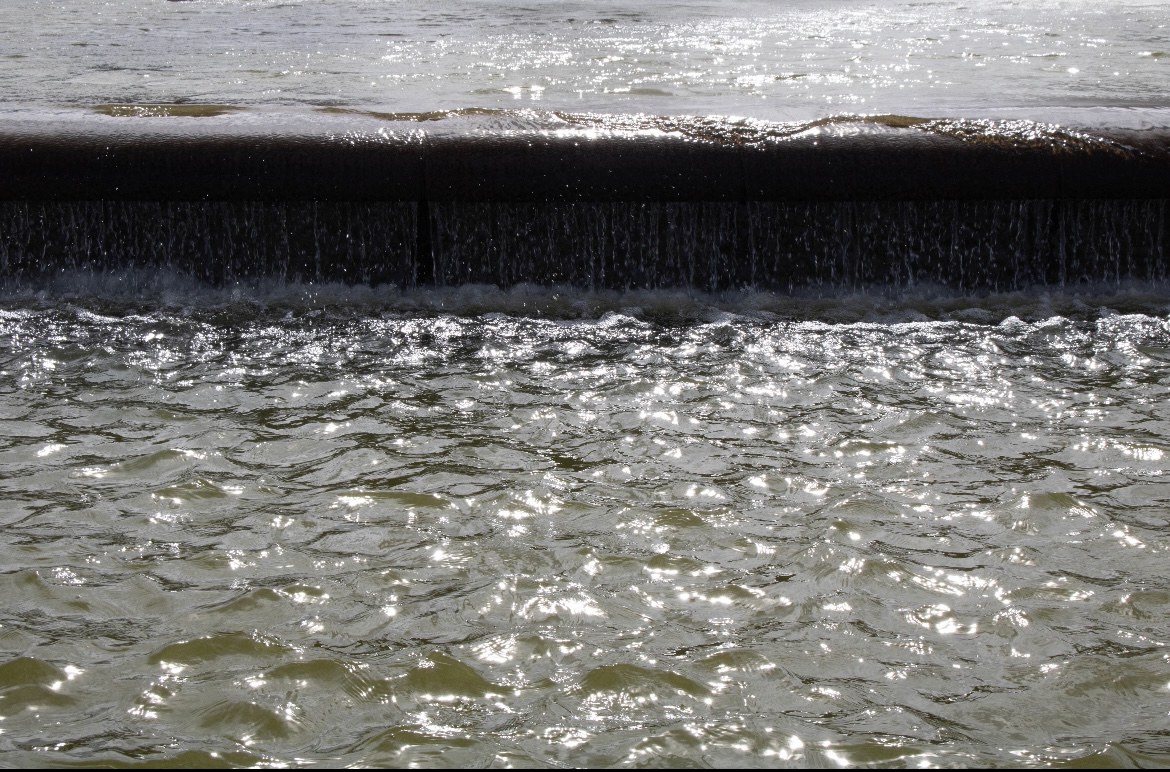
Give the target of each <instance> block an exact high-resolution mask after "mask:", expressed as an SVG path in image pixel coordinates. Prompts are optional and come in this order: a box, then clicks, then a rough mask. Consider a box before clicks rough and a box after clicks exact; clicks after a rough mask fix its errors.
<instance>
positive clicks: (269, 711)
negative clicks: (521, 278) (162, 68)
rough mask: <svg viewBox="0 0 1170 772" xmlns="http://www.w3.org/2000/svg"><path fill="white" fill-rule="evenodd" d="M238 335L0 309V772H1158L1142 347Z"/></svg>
mask: <svg viewBox="0 0 1170 772" xmlns="http://www.w3.org/2000/svg"><path fill="white" fill-rule="evenodd" d="M108 310H109V309H108ZM273 313H274V312H272V311H271V310H265V309H260V310H257V308H256V307H237V308H234V309H230V310H225V309H223V308H218V309H204V310H200V309H199V308H197V307H196V308H187V309H186V310H184V311H182V312H172V311H165V310H164V311H157V310H156V311H141V310H139V312H138V313H125V309H123V311H121V312H119V313H116V314H114V313H111V314H109V315H99V314H95V313H92V312H89V311H82V310H78V309H76V308H71V307H68V306H65V305H63V304H62V305H53V304H50V305H48V306H36V305H31V306H29V307H26V308H24V309H18V310H11V311H4V312H2V313H0V325H2V333H3V337H2V340H3V348H2V359H0V370H2V371H3V373H4V375H3V378H4V380H3V382H2V383H3V384H5V385H3V395H2V396H0V411H2V412H0V421H2V424H0V425H2V426H3V428H4V430H5V431H4V435H3V439H0V464H3V470H4V474H3V475H2V479H0V486H3V490H4V492H5V496H4V504H3V506H2V507H0V519H2V521H3V522H4V524H5V526H6V533H7V534H8V538H7V539H6V540H5V542H4V544H3V546H2V549H3V555H4V565H5V566H6V567H7V568H6V571H5V572H4V573H3V574H0V593H3V596H4V597H5V599H6V602H5V604H4V611H3V614H2V615H0V649H2V650H3V652H4V654H3V657H2V661H0V715H3V716H4V719H5V720H4V733H3V734H0V743H2V744H3V747H4V748H5V750H6V751H7V752H9V753H10V754H14V755H13V756H12V758H13V759H14V760H17V761H20V762H23V763H38V764H43V763H63V762H70V761H81V760H85V761H102V762H108V763H119V764H121V763H138V762H145V763H158V762H161V761H162V760H164V759H168V760H170V761H172V762H174V763H179V764H209V763H213V762H215V763H228V764H240V765H256V764H299V763H330V764H335V763H346V764H353V763H357V764H385V765H398V766H404V765H409V764H419V765H439V764H441V765H444V766H446V765H451V764H455V763H459V764H466V765H476V764H478V765H483V764H522V763H523V764H541V765H548V764H572V765H624V764H703V763H709V764H723V765H725V764H728V763H739V764H743V765H775V764H789V765H799V766H817V765H821V766H826V765H891V764H897V765H904V764H913V765H941V764H947V765H956V764H964V765H966V764H981V765H982V764H1019V763H1029V764H1048V763H1058V762H1059V763H1064V762H1070V761H1077V762H1080V763H1118V764H1120V763H1164V762H1165V761H1166V759H1165V757H1164V756H1163V755H1161V754H1163V752H1164V751H1163V749H1162V745H1160V743H1161V739H1160V735H1159V734H1158V731H1159V730H1157V727H1158V726H1160V724H1159V721H1160V718H1159V717H1161V716H1164V703H1165V690H1166V688H1167V680H1168V678H1167V676H1166V662H1167V656H1168V655H1167V654H1166V652H1165V647H1166V641H1167V640H1170V630H1168V629H1167V627H1166V624H1165V622H1164V620H1165V619H1166V611H1167V608H1170V587H1168V586H1167V584H1166V581H1165V571H1164V570H1163V568H1162V563H1163V562H1164V560H1163V557H1162V552H1164V551H1165V549H1166V547H1167V541H1166V536H1165V533H1166V518H1165V512H1164V510H1165V501H1164V499H1165V493H1166V490H1165V485H1164V483H1163V482H1161V479H1162V476H1163V474H1164V466H1165V457H1166V455H1165V454H1166V451H1167V448H1168V447H1170V446H1168V445H1167V443H1166V441H1165V435H1166V433H1167V432H1166V425H1165V422H1166V420H1167V416H1166V415H1165V408H1164V404H1165V390H1166V388H1165V381H1166V379H1167V372H1166V362H1167V359H1168V358H1167V356H1166V351H1170V328H1168V327H1167V323H1166V320H1165V319H1163V318H1160V317H1155V316H1146V315H1131V316H1118V315H1105V316H1102V317H1100V318H1097V319H1096V320H1085V321H1073V320H1069V319H1065V318H1061V317H1052V318H1047V319H1045V320H1040V321H1036V322H1027V323H1026V322H1022V321H1020V320H1019V319H1016V318H1011V319H1009V320H1007V321H1005V322H1004V323H1002V324H997V325H986V324H985V325H980V324H970V323H965V322H956V321H947V322H913V323H893V324H876V323H857V324H842V325H830V324H823V323H814V322H778V321H758V320H757V321H753V320H750V319H746V318H742V317H740V318H728V317H724V318H722V319H719V320H716V321H713V322H710V323H689V324H660V323H656V322H654V321H651V320H649V319H648V318H646V317H645V315H642V316H639V315H636V314H628V315H623V314H610V315H607V316H605V317H603V318H601V319H600V320H585V321H564V320H555V319H550V320H539V319H523V318H516V317H508V316H500V315H493V314H489V315H485V316H474V315H470V316H425V315H424V316H410V315H407V316H395V315H394V314H389V315H387V316H385V317H382V316H379V315H376V314H367V313H364V312H363V313H359V314H354V313H341V312H339V313H331V314H321V313H318V312H316V311H309V312H307V313H306V312H304V311H303V310H296V309H294V310H293V311H292V312H290V313H289V314H288V316H287V317H284V311H283V310H280V311H277V312H275V313H276V314H278V315H279V316H278V317H276V318H274V317H273ZM47 362H53V363H54V364H53V366H52V367H48V366H46V363H47ZM213 751H214V753H217V754H219V755H218V756H214V757H213V756H210V755H208V754H210V753H212V752H213Z"/></svg>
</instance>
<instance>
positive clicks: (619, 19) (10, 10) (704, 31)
mask: <svg viewBox="0 0 1170 772" xmlns="http://www.w3.org/2000/svg"><path fill="white" fill-rule="evenodd" d="M0 12H2V13H3V15H4V18H5V20H6V25H5V27H6V28H5V30H4V31H3V32H0V57H2V58H0V92H2V93H3V99H4V101H5V102H7V103H18V104H19V103H32V104H38V105H46V104H51V105H56V104H66V105H69V104H71V105H94V104H95V103H102V102H136V103H143V102H203V103H208V102H210V103H226V104H230V105H289V104H296V105H304V104H309V105H365V106H373V107H378V108H382V109H386V110H391V111H402V110H439V109H451V108H462V107H493V106H494V107H525V106H530V107H535V108H546V109H568V110H593V111H603V112H610V113H629V112H647V113H651V114H664V113H672V114H677V113H686V114H701V115H705V114H712V113H715V114H728V113H731V114H737V115H750V116H753V117H757V118H772V119H779V120H806V119H809V118H816V117H821V116H823V115H828V114H836V113H840V112H843V111H844V112H863V113H874V112H877V113H881V112H893V113H898V112H908V113H911V114H923V113H925V114H927V115H929V116H931V117H950V116H952V115H955V114H960V113H964V112H971V111H975V112H976V113H981V112H983V113H985V112H988V111H992V112H996V113H998V114H1001V115H1002V114H1005V113H1006V111H1009V110H1011V109H1013V108H1015V109H1023V110H1025V111H1026V112H1027V114H1028V117H1033V118H1035V117H1037V115H1042V114H1044V111H1045V110H1051V109H1052V108H1069V107H1074V108H1085V107H1087V108H1102V107H1114V108H1119V107H1120V108H1127V109H1134V108H1137V109H1144V108H1148V107H1151V106H1155V107H1161V108H1165V107H1166V106H1167V99H1166V90H1167V89H1166V84H1167V80H1168V78H1170V75H1168V74H1167V72H1166V70H1167V68H1168V67H1170V64H1168V63H1167V62H1170V58H1168V57H1170V9H1168V6H1167V5H1166V3H1164V2H1161V0H1155V1H1151V0H1112V1H1111V2H1099V1H1098V0H1061V2H1047V1H1045V2H1036V1H1034V0H1021V1H1020V2H996V1H992V0H971V1H970V2H955V1H954V0H941V1H939V2H929V3H924V2H912V1H906V0H897V1H896V2H865V1H860V2H859V1H855V0H816V1H815V2H813V1H810V0H797V1H795V2H794V1H788V2H760V1H759V0H738V1H737V2H712V1H711V0H690V1H689V2H681V3H680V2H663V1H662V0H639V2H636V3H630V2H619V1H617V0H593V1H591V2H579V1H578V0H528V1H527V2H522V3H516V2H503V3H500V2H490V3H489V2H481V1H479V0H441V1H428V2H425V3H406V2H395V1H394V0H314V1H306V0H293V1H291V2H288V1H284V0H280V1H277V0H195V2H186V3H169V2H162V0H108V2H102V3H94V2H86V3H74V2H60V1H59V0H30V1H28V2H24V1H20V2H17V1H16V0H0ZM1084 119H1086V118H1085V117H1084V116H1082V120H1084ZM1110 120H1111V121H1114V122H1116V121H1120V120H1124V118H1122V117H1119V116H1118V115H1113V116H1112V118H1111V119H1110ZM1159 120H1160V121H1165V120H1166V118H1165V116H1164V115H1163V117H1162V118H1160V119H1159Z"/></svg>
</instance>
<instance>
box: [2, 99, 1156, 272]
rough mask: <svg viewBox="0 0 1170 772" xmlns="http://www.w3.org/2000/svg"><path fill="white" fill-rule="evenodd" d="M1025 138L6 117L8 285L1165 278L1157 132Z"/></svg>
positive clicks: (926, 127) (874, 126) (1051, 133)
mask: <svg viewBox="0 0 1170 772" xmlns="http://www.w3.org/2000/svg"><path fill="white" fill-rule="evenodd" d="M680 127H681V128H680ZM1016 128H1017V130H1015V131H1014V132H1013V131H1005V130H1004V129H1003V127H1002V126H999V127H997V126H991V125H975V126H971V125H966V126H965V125H962V124H958V123H955V122H949V123H943V122H933V123H931V124H925V123H922V122H919V123H909V124H907V122H905V121H904V122H902V123H901V124H894V123H893V122H891V121H887V122H885V123H879V122H872V121H870V122H860V123H859V122H844V123H836V124H828V125H820V126H809V127H803V129H802V130H800V131H788V132H786V133H782V132H777V131H775V130H774V129H772V130H753V131H744V130H740V129H737V127H734V126H733V127H731V129H735V130H729V129H728V127H722V128H721V129H720V130H718V131H716V130H712V128H711V126H710V125H703V126H698V127H695V126H686V125H682V124H678V123H675V124H672V125H670V126H667V127H666V130H663V129H662V128H660V127H651V129H653V130H647V129H646V127H635V128H634V130H625V131H607V132H598V131H596V130H593V129H590V128H589V127H582V126H579V125H578V126H574V127H571V128H570V129H562V130H558V131H528V132H496V133H492V132H488V131H480V132H468V131H462V132H461V133H450V132H448V133H442V132H431V133H427V132H422V131H418V130H411V131H397V132H385V131H382V132H365V133H360V132H348V133H333V134H319V135H315V136H282V135H280V134H271V133H270V134H264V135H259V134H247V133H230V132H224V133H215V132H212V131H199V132H192V133H185V134H180V133H173V132H172V133H169V134H168V133H158V132H153V133H151V132H143V133H141V134H137V135H136V134H127V133H125V132H117V133H112V132H105V133H103V132H101V131H89V132H88V133H86V132H81V133H67V132H39V133H23V134H22V133H10V134H8V135H4V136H3V137H0V180H2V183H0V275H2V276H3V277H4V278H5V279H7V280H37V279H40V278H44V277H47V276H50V275H52V274H53V273H55V272H59V271H79V270H80V271H87V270H89V271H100V272H117V271H120V270H126V269H141V268H149V267H160V268H166V269H169V270H175V271H179V272H182V273H186V274H190V275H192V276H194V277H196V278H198V279H200V280H203V281H206V282H208V283H210V284H213V285H223V284H226V283H230V282H233V281H238V280H243V279H247V278H249V277H261V276H264V277H271V276H275V277H282V278H285V279H287V280H290V281H300V282H331V281H341V282H348V283H365V284H371V285H377V284H385V283H391V284H395V285H398V286H402V287H413V286H429V285H434V286H451V285H458V284H465V283H486V284H496V285H499V286H502V287H507V286H510V285H514V284H517V283H535V284H553V285H572V286H578V287H582V288H589V289H602V288H606V289H641V288H666V287H688V288H695V289H700V290H704V291H719V290H725V289H734V288H755V289H761V290H772V291H782V292H787V291H798V290H806V289H809V288H812V289H816V288H826V289H859V288H864V287H866V286H892V287H910V286H914V285H916V284H922V283H927V284H931V285H941V286H944V287H950V288H954V289H956V290H960V291H1008V290H1016V289H1023V288H1028V287H1036V286H1075V285H1078V284H1082V283H1100V282H1122V281H1127V280H1134V281H1141V282H1155V283H1157V282H1162V281H1164V280H1165V279H1166V273H1167V270H1166V259H1167V247H1166V234H1165V224H1166V220H1167V207H1168V199H1170V152H1168V151H1167V148H1170V142H1167V141H1166V137H1165V135H1163V134H1158V133H1149V132H1147V133H1142V132H1130V133H1129V134H1128V135H1125V136H1111V137H1102V136H1094V135H1089V134H1085V133H1080V132H1068V131H1057V130H1045V131H1037V130H1034V129H1029V130H1028V131H1026V132H1021V131H1019V130H1018V127H1016Z"/></svg>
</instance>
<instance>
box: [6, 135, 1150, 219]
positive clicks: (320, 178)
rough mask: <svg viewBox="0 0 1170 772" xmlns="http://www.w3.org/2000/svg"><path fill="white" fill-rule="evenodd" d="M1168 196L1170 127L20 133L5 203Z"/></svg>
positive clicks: (10, 156) (11, 154) (11, 148)
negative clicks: (768, 133) (1031, 132)
mask: <svg viewBox="0 0 1170 772" xmlns="http://www.w3.org/2000/svg"><path fill="white" fill-rule="evenodd" d="M1166 198H1170V132H1168V131H1166V130H1159V131H1144V132H1143V131H1124V132H1123V131H1115V132H1111V133H1097V134H1095V135H1092V136H1090V135H1087V134H1084V133H1080V132H1070V133H1067V134H1061V133H1059V132H1058V133H1053V134H1048V135H1043V134H1042V135H1039V136H1035V137H1031V138H1029V137H1024V138H1022V139H1021V138H1019V137H1013V136H1011V135H1004V136H1000V135H995V134H981V135H980V134H970V133H967V134H964V133H963V132H962V131H957V132H951V133H945V132H944V133H940V132H934V131H923V130H920V129H918V128H914V127H907V128H899V129H896V130H895V129H890V130H884V131H876V132H872V131H871V132H865V131H861V132H855V133H848V132H831V131H830V132H818V131H809V132H804V133H801V134H798V135H796V136H789V137H784V138H781V139H779V140H774V141H761V142H753V141H735V140H734V138H733V140H732V141H728V140H719V139H716V140H703V139H699V140H696V139H694V138H690V137H686V136H678V135H671V134H661V133H659V134H653V133H645V132H643V133H638V132H630V133H626V134H622V133H598V132H592V133H591V132H560V133H550V132H528V133H525V132H503V133H500V134H491V133H467V134H464V135H459V134H450V133H448V134H442V133H438V134H428V133H426V132H424V131H412V132H404V133H400V134H369V135H353V134H349V135H340V136H338V135H333V136H328V135H324V134H322V135H318V136H312V135H292V136H281V135H280V134H265V135H254V136H249V135H239V134H229V133H223V134H218V135H217V134H216V133H213V132H207V133H199V134H187V135H179V134H166V133H159V132H142V133H141V134H138V135H136V134H135V133H134V132H130V133H127V132H117V133H114V132H110V133H108V134H103V133H102V132H92V131H91V132H87V133H78V132H69V131H67V130H63V131H60V132H58V133H54V132H53V131H52V130H51V129H50V130H41V131H36V132H21V131H15V132H14V131H11V130H5V129H4V128H3V127H0V200H7V201H20V200H24V201H70V200H72V201H80V200H124V201H353V202H358V201H403V202H405V201H434V202H443V201H466V202H580V201H594V202H605V201H613V202H618V201H621V202H631V203H633V202H655V201H656V202H750V201H930V200H934V201H945V200H954V201H978V200H999V201H1007V200H1027V199H1033V200H1035V199H1046V200H1077V199H1098V200H1101V199H1114V200H1116V199H1131V200H1132V199H1145V200H1150V199H1166Z"/></svg>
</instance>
